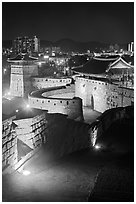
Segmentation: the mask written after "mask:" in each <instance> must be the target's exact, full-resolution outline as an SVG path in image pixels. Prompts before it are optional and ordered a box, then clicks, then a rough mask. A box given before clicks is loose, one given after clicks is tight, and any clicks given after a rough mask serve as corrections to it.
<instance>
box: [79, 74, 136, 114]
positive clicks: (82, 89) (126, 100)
mask: <svg viewBox="0 0 136 204" xmlns="http://www.w3.org/2000/svg"><path fill="white" fill-rule="evenodd" d="M75 96H77V97H80V98H81V99H82V100H83V105H84V106H90V107H91V108H92V109H94V110H96V111H99V112H104V111H105V110H107V109H111V108H116V107H124V106H129V105H131V104H132V103H133V101H134V90H133V89H127V88H121V87H118V86H117V85H114V84H109V83H107V82H104V81H100V80H92V79H87V78H84V77H77V78H76V81H75Z"/></svg>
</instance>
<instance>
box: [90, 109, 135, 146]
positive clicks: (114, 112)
mask: <svg viewBox="0 0 136 204" xmlns="http://www.w3.org/2000/svg"><path fill="white" fill-rule="evenodd" d="M128 109H129V111H128ZM130 109H131V110H130ZM128 112H131V113H130V114H128ZM133 113H134V108H133V107H132V106H127V107H125V108H123V107H119V108H114V109H110V110H107V111H105V112H104V113H103V114H102V115H101V116H100V117H99V118H97V120H96V121H95V122H94V123H92V124H91V128H90V141H91V145H92V146H94V145H95V144H96V141H97V139H98V138H99V137H101V136H102V135H103V133H104V132H105V131H106V130H107V129H108V128H109V127H110V126H111V124H112V123H113V122H115V121H117V120H121V119H123V118H130V119H133V117H134V114H133Z"/></svg>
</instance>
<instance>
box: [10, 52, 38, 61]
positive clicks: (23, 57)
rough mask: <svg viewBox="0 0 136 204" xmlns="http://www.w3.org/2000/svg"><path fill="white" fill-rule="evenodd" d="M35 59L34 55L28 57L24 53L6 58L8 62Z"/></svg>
mask: <svg viewBox="0 0 136 204" xmlns="http://www.w3.org/2000/svg"><path fill="white" fill-rule="evenodd" d="M21 60H22V61H35V60H37V58H34V57H30V56H28V55H27V54H26V55H21V54H18V55H17V56H16V57H14V58H9V59H8V62H14V61H21Z"/></svg>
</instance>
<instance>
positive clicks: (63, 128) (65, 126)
mask: <svg viewBox="0 0 136 204" xmlns="http://www.w3.org/2000/svg"><path fill="white" fill-rule="evenodd" d="M47 121H48V137H47V143H46V146H45V148H46V150H47V151H48V152H50V153H51V154H53V155H54V156H57V157H61V156H63V155H66V154H69V153H72V152H74V151H78V150H81V149H84V148H88V147H89V127H90V126H89V125H88V124H85V123H81V122H77V121H74V120H71V119H67V118H66V116H64V115H61V114H48V115H47Z"/></svg>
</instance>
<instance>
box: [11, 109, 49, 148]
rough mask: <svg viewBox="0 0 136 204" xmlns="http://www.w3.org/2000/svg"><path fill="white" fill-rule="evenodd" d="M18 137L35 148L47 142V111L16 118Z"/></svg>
mask: <svg viewBox="0 0 136 204" xmlns="http://www.w3.org/2000/svg"><path fill="white" fill-rule="evenodd" d="M14 122H15V123H16V125H17V127H16V134H17V137H18V139H20V140H21V141H22V142H24V143H25V144H26V145H28V146H29V147H30V148H31V149H35V148H37V147H39V146H41V144H42V143H45V142H46V134H47V133H46V132H47V120H46V117H45V113H43V114H40V115H37V116H35V117H33V118H27V119H19V120H14Z"/></svg>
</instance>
